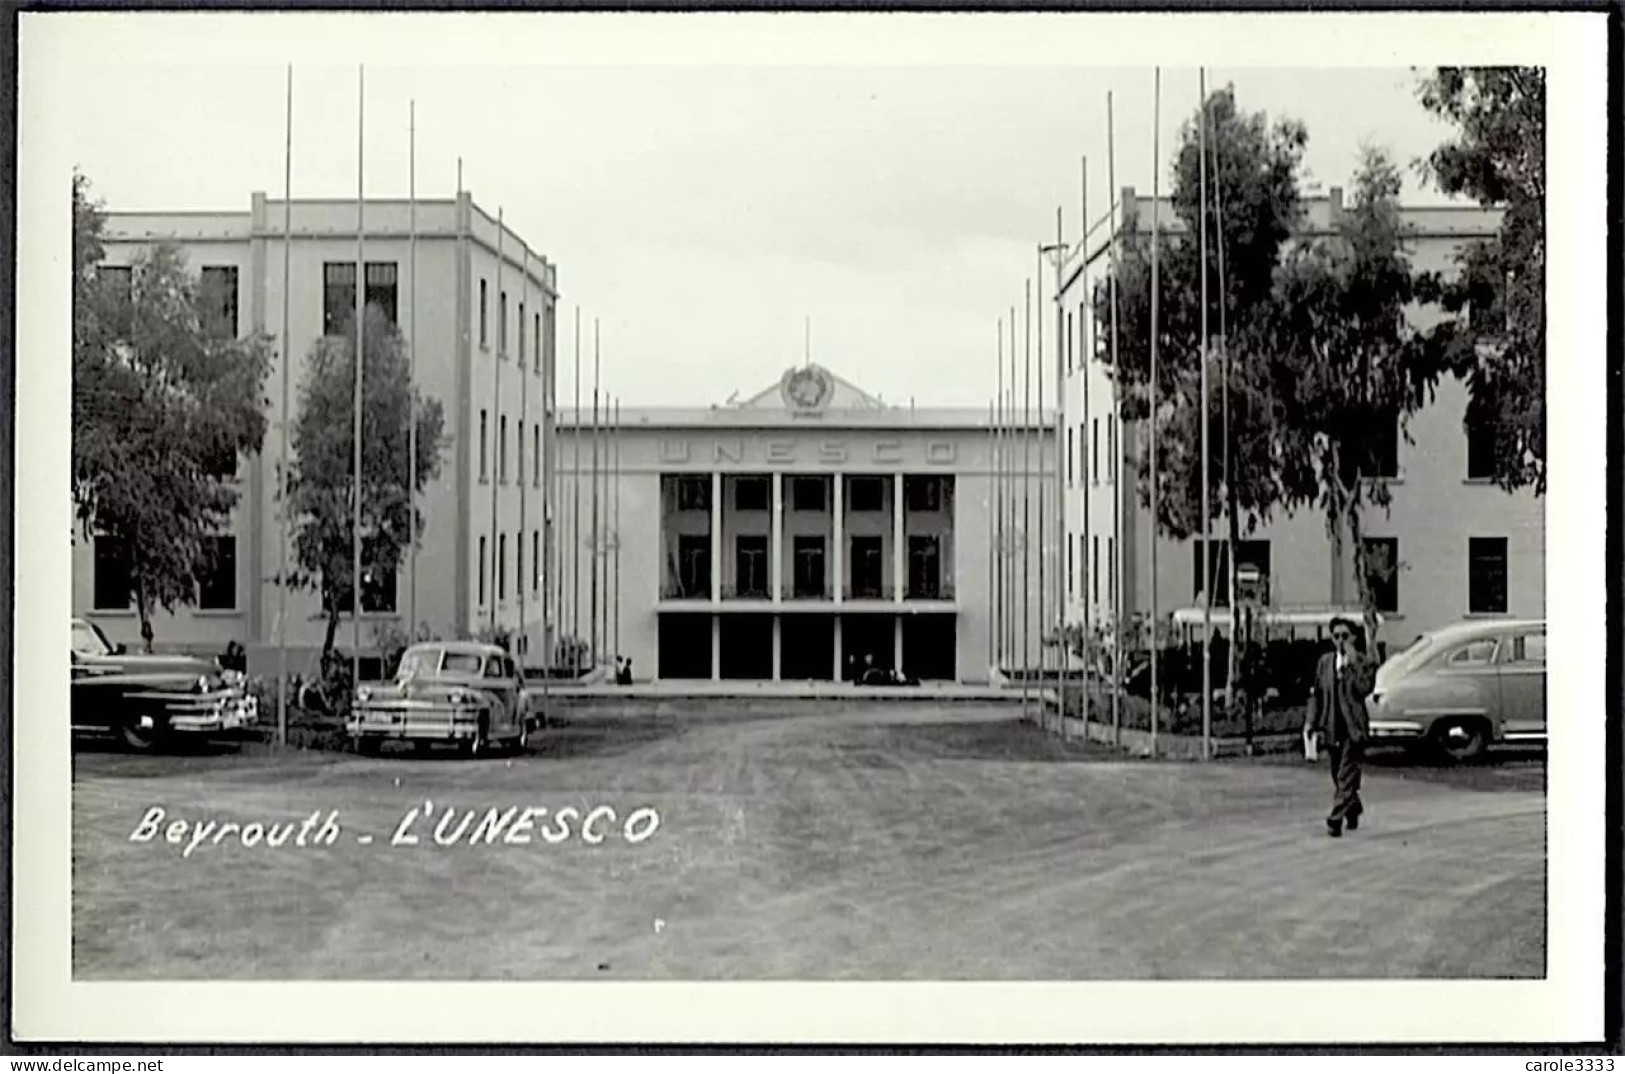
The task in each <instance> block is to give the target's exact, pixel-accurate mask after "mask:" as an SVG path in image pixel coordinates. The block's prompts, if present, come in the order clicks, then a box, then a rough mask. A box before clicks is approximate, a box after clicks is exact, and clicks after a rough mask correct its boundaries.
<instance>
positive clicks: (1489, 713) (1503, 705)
mask: <svg viewBox="0 0 1625 1074" xmlns="http://www.w3.org/2000/svg"><path fill="white" fill-rule="evenodd" d="M1366 709H1367V712H1368V714H1369V715H1370V719H1371V738H1372V743H1373V745H1380V744H1383V743H1406V744H1411V745H1419V746H1426V747H1431V748H1434V749H1437V750H1439V751H1441V752H1443V753H1445V754H1446V755H1448V756H1450V757H1452V758H1454V759H1457V760H1468V759H1471V758H1473V757H1477V756H1478V755H1479V754H1481V753H1483V752H1484V750H1485V749H1486V748H1488V747H1489V746H1490V745H1491V744H1492V743H1502V742H1504V743H1544V742H1545V741H1546V622H1545V620H1538V619H1520V620H1474V621H1471V622H1465V623H1457V624H1454V625H1452V626H1448V627H1444V628H1443V629H1440V630H1437V631H1434V632H1432V633H1429V634H1423V635H1421V636H1420V637H1418V638H1417V639H1416V640H1415V641H1414V642H1412V643H1411V645H1410V646H1409V647H1408V648H1406V649H1405V650H1404V651H1403V652H1401V653H1398V654H1396V655H1394V656H1392V657H1390V658H1389V659H1388V660H1387V662H1385V663H1384V664H1383V665H1382V666H1381V667H1380V668H1378V669H1377V682H1376V687H1375V689H1374V690H1373V691H1372V694H1371V696H1370V697H1369V698H1368V699H1367V700H1366Z"/></svg>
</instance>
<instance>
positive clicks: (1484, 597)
mask: <svg viewBox="0 0 1625 1074" xmlns="http://www.w3.org/2000/svg"><path fill="white" fill-rule="evenodd" d="M1506 610H1507V539H1506V538H1505V537H1469V538H1468V539H1467V611H1468V612H1470V613H1471V614H1473V615H1505V614H1506Z"/></svg>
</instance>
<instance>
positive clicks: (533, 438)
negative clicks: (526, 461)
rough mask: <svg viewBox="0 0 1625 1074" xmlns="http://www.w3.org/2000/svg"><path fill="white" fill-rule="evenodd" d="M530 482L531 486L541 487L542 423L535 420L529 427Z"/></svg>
mask: <svg viewBox="0 0 1625 1074" xmlns="http://www.w3.org/2000/svg"><path fill="white" fill-rule="evenodd" d="M530 458H531V467H530V483H531V487H533V488H541V487H542V423H541V422H537V423H536V424H535V425H532V426H531V427H530Z"/></svg>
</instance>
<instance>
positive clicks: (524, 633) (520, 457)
mask: <svg viewBox="0 0 1625 1074" xmlns="http://www.w3.org/2000/svg"><path fill="white" fill-rule="evenodd" d="M519 259H520V260H519V308H518V310H517V313H518V317H517V318H516V319H515V322H514V323H515V325H516V327H517V328H518V331H517V332H516V333H515V338H516V339H518V340H519V349H518V350H517V351H516V352H515V353H514V369H515V370H516V371H517V372H518V373H519V428H518V429H517V430H515V437H514V439H515V441H516V443H515V444H514V446H515V447H516V448H518V450H517V451H515V452H514V456H515V462H516V464H517V465H515V467H514V474H513V476H514V480H515V481H516V482H518V484H519V533H518V538H519V547H518V548H516V549H515V550H514V561H515V565H514V580H513V581H514V587H515V588H516V589H517V590H518V594H519V639H520V640H519V641H518V642H516V643H515V644H514V648H515V649H521V648H522V649H524V650H526V652H525V653H515V654H514V655H515V656H520V655H528V650H529V649H530V640H529V639H530V622H529V621H528V620H527V619H526V618H525V614H526V612H527V611H528V608H527V602H526V600H525V594H526V592H527V590H526V588H525V569H524V562H525V521H526V512H525V508H526V507H527V506H529V504H528V502H527V501H528V497H527V496H526V494H525V422H526V421H528V420H529V418H530V372H531V371H530V370H529V369H528V368H527V367H526V365H525V300H526V299H528V298H530V246H529V245H528V244H525V243H523V242H521V243H520V247H519ZM537 461H538V460H536V459H532V460H531V461H530V464H531V466H532V467H534V466H535V465H536V463H537ZM538 555H539V553H538V551H537V550H536V549H534V548H533V549H531V557H530V558H531V563H530V570H531V573H532V574H533V575H535V576H536V577H538V578H539V577H541V575H540V568H541V562H540V560H539V559H538V558H537V557H538ZM521 666H523V665H522V664H521Z"/></svg>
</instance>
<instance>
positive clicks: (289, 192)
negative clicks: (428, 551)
mask: <svg viewBox="0 0 1625 1074" xmlns="http://www.w3.org/2000/svg"><path fill="white" fill-rule="evenodd" d="M286 131H287V141H286V144H285V146H284V147H283V156H282V167H283V174H282V411H281V413H282V428H281V441H282V458H281V460H280V462H279V463H278V467H277V475H278V478H277V484H278V485H279V487H280V493H281V494H280V497H279V499H280V501H281V504H282V519H281V526H280V527H279V530H278V540H279V541H280V543H281V554H280V562H281V566H280V567H279V568H278V571H277V613H276V648H277V680H276V681H277V688H276V742H277V745H278V746H286V745H287V744H288V523H289V520H290V518H291V517H292V512H291V511H290V510H289V507H288V420H289V418H288V382H289V378H290V368H291V366H292V364H293V348H292V347H291V346H289V342H288V287H289V283H290V280H291V278H292V266H293V64H291V63H290V64H289V65H288V118H287V128H286Z"/></svg>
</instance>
